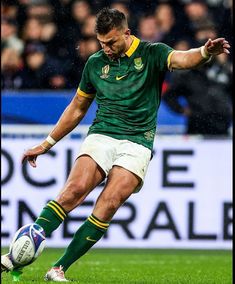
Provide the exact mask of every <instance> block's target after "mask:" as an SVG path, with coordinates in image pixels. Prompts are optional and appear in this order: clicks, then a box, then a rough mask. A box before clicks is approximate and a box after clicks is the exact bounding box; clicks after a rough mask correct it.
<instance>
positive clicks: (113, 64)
mask: <svg viewBox="0 0 235 284" xmlns="http://www.w3.org/2000/svg"><path fill="white" fill-rule="evenodd" d="M172 51H173V49H172V48H171V47H169V46H167V45H166V44H163V43H150V42H144V41H140V40H139V39H138V38H136V37H134V36H133V42H132V44H131V46H130V48H129V50H128V51H127V52H126V53H125V56H123V57H120V58H119V59H118V60H111V59H109V58H108V56H107V55H106V54H105V53H104V52H103V50H100V51H98V52H96V53H95V54H93V55H92V56H90V57H89V59H88V61H87V63H86V65H85V68H84V70H83V74H82V79H81V82H80V84H79V88H78V90H77V93H78V94H79V95H81V96H85V97H89V98H93V97H95V99H96V102H97V105H98V109H97V113H96V118H95V119H94V121H93V124H92V125H91V126H90V128H89V132H88V135H89V134H92V133H99V134H103V135H108V136H111V137H113V138H116V139H127V140H130V141H132V142H135V143H138V144H141V145H143V146H145V147H147V148H149V149H152V147H153V141H154V136H155V131H156V117H157V111H158V108H159V105H160V100H161V88H162V83H163V79H164V75H165V72H166V71H167V64H169V63H170V57H171V54H172Z"/></svg>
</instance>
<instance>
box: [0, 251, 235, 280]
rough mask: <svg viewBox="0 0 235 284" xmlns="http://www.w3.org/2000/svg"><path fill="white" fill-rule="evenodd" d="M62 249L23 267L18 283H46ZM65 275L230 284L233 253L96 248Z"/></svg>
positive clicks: (102, 278) (89, 278) (70, 278)
mask: <svg viewBox="0 0 235 284" xmlns="http://www.w3.org/2000/svg"><path fill="white" fill-rule="evenodd" d="M5 251H6V250H3V251H2V252H5ZM62 251H63V250H61V249H46V250H45V251H44V252H43V254H42V255H41V256H40V257H39V258H38V260H37V261H35V262H34V263H33V264H31V265H30V266H28V267H25V268H24V273H23V274H22V276H21V280H20V282H19V283H22V284H23V283H35V284H36V283H45V282H44V280H43V277H44V274H45V273H46V271H47V270H48V268H49V267H50V266H51V264H52V263H53V261H55V260H56V259H57V258H58V257H59V256H60V255H61V253H62ZM66 277H67V278H68V279H69V280H71V281H73V283H80V284H106V283H107V284H109V283H110V284H111V283H112V284H122V283H123V284H142V283H143V284H144V283H146V284H147V283H148V284H155V283H156V284H176V283H177V284H231V283H232V252H231V251H211V250H147V249H144V250H141V249H93V250H91V251H90V252H89V253H88V254H86V255H85V256H83V257H82V258H81V259H80V260H79V261H77V262H76V263H75V264H73V265H72V266H71V267H70V269H69V270H68V271H67V272H66ZM2 283H4V284H9V283H12V278H11V275H10V274H9V273H7V274H6V273H3V274H2Z"/></svg>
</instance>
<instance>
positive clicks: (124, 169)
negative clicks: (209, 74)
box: [1, 8, 230, 282]
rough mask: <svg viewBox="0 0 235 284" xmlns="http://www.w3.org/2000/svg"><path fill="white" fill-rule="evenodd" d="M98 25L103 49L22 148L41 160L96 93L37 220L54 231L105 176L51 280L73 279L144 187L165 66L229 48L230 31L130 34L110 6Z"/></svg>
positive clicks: (197, 61) (185, 65)
mask: <svg viewBox="0 0 235 284" xmlns="http://www.w3.org/2000/svg"><path fill="white" fill-rule="evenodd" d="M96 33H97V39H98V41H99V42H100V44H101V47H102V50H100V51H98V52H96V53H95V54H93V55H92V56H91V57H90V58H89V59H88V61H87V63H86V66H85V68H84V70H83V75H82V79H81V82H80V84H79V88H78V90H77V92H76V94H75V96H74V98H73V99H72V101H71V103H70V104H69V105H68V107H67V108H66V109H65V111H64V112H63V114H62V115H61V117H60V119H59V120H58V122H57V124H56V125H55V127H54V128H53V130H52V131H51V132H50V134H49V136H48V137H47V138H46V139H45V140H44V141H43V142H42V143H41V144H40V145H37V146H35V147H33V148H31V149H29V150H28V151H26V152H25V154H24V156H23V162H25V161H28V162H29V163H30V165H31V166H32V167H36V159H37V157H38V156H39V155H42V154H45V153H46V152H47V151H48V150H49V149H50V148H51V147H52V146H54V145H55V144H56V143H57V142H58V141H59V140H61V139H62V138H63V137H64V136H65V135H67V134H68V133H70V132H71V131H72V130H73V129H74V128H75V127H76V126H77V125H78V124H79V122H80V121H81V119H82V118H83V117H84V115H85V114H86V112H87V110H88V108H89V106H90V105H91V103H92V101H93V99H96V102H97V104H98V111H97V113H96V118H95V120H94V122H93V124H92V125H91V127H90V128H89V132H88V135H87V137H86V139H85V140H84V142H83V144H82V146H81V149H80V152H79V154H78V158H77V159H76V161H75V163H74V165H73V168H72V170H71V172H70V175H69V177H68V180H67V182H66V183H65V185H64V188H63V189H62V191H61V192H60V193H59V195H58V196H57V197H56V198H55V200H51V201H50V202H49V203H48V204H46V206H45V207H44V208H43V210H42V212H41V214H40V216H39V217H38V218H37V220H36V221H35V223H37V224H39V225H40V226H41V227H42V228H43V229H44V231H45V234H46V236H48V235H49V234H51V233H52V232H53V231H54V230H56V229H57V228H58V227H59V225H60V224H61V223H62V222H63V221H64V220H65V218H66V217H67V214H69V212H70V211H72V210H73V209H74V208H76V207H78V206H79V205H81V204H82V202H83V201H84V199H85V198H86V197H87V195H88V194H89V193H90V192H91V191H92V190H93V189H94V188H95V187H96V186H97V185H99V184H100V183H101V182H102V181H103V180H104V179H105V178H106V177H107V182H106V184H105V186H104V189H103V191H102V192H101V194H100V195H99V197H98V199H97V201H96V204H95V206H94V209H93V212H92V213H91V215H90V216H89V217H88V218H87V220H86V221H85V222H84V223H83V224H82V226H81V227H80V228H79V229H78V230H77V232H76V233H75V235H74V237H73V239H72V241H71V243H70V244H69V246H68V247H67V249H66V250H65V252H64V254H63V255H62V256H61V258H60V259H58V260H57V261H56V262H55V264H54V265H53V267H52V268H51V269H50V270H49V271H48V272H47V273H46V276H45V280H50V281H57V282H62V281H68V280H66V278H65V275H64V273H65V272H66V271H67V270H68V268H69V267H70V266H71V265H72V264H73V263H74V262H75V261H76V260H78V259H79V258H80V257H81V256H82V255H84V254H85V253H86V252H87V251H88V250H89V249H90V248H91V247H92V246H93V245H94V244H95V243H96V242H97V241H99V240H100V238H102V236H103V235H104V234H105V232H106V231H107V229H108V227H109V224H110V222H111V220H112V218H113V216H114V214H115V212H116V211H117V210H118V208H119V207H120V206H121V205H122V204H123V203H124V202H125V201H126V200H127V199H128V197H129V196H130V195H131V194H132V193H134V192H137V191H139V190H140V188H141V187H142V185H143V181H144V177H145V174H146V171H147V168H148V164H149V161H150V159H151V150H152V147H153V141H154V137H155V131H156V116H157V111H158V108H159V105H160V98H161V87H162V83H163V79H164V74H165V72H166V71H167V70H171V71H172V70H175V69H190V68H195V67H197V66H200V65H201V64H204V63H205V62H207V61H208V60H209V59H210V57H211V56H215V55H218V54H221V53H227V54H228V53H229V51H228V49H229V47H230V46H229V44H228V42H227V41H226V40H225V39H224V38H217V39H214V40H211V39H209V40H208V41H207V42H206V43H205V45H204V46H202V47H200V48H194V49H190V50H188V51H177V50H173V49H172V48H171V47H169V46H167V45H165V44H163V43H149V42H143V41H140V40H139V39H138V38H136V37H135V36H133V35H131V32H130V29H129V28H128V24H127V20H126V17H125V15H124V14H123V13H122V12H120V11H118V10H115V9H109V8H104V9H102V10H101V11H100V12H99V13H98V15H97V19H96ZM202 83H203V82H202ZM1 263H2V269H3V270H5V271H9V270H12V269H13V268H14V266H13V264H12V262H11V260H10V258H9V255H8V254H6V255H3V256H2V260H1Z"/></svg>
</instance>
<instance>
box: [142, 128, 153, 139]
mask: <svg viewBox="0 0 235 284" xmlns="http://www.w3.org/2000/svg"><path fill="white" fill-rule="evenodd" d="M154 134H155V132H154V131H153V130H150V131H146V132H145V133H144V137H145V139H146V140H147V141H152V140H153V139H154Z"/></svg>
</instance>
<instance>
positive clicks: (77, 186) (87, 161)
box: [56, 155, 105, 212]
mask: <svg viewBox="0 0 235 284" xmlns="http://www.w3.org/2000/svg"><path fill="white" fill-rule="evenodd" d="M104 178H105V174H104V172H103V170H102V169H101V168H100V167H99V166H98V165H97V163H96V162H95V161H94V160H93V159H92V158H91V157H90V156H87V155H83V156H81V157H79V158H78V159H77V160H76V161H75V163H74V165H73V167H72V169H71V172H70V174H69V177H68V179H67V181H66V183H65V185H64V188H63V189H62V190H61V192H60V193H59V195H58V196H57V198H56V201H57V202H58V203H59V204H60V205H61V206H62V207H63V208H64V209H65V210H66V211H67V212H70V211H71V210H73V209H74V208H75V207H77V206H78V205H80V204H81V203H82V201H83V200H84V198H85V197H86V196H87V195H88V194H89V193H90V192H91V191H92V190H93V189H94V188H95V187H96V186H97V185H98V184H99V183H101V182H102V180H103V179H104Z"/></svg>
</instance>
